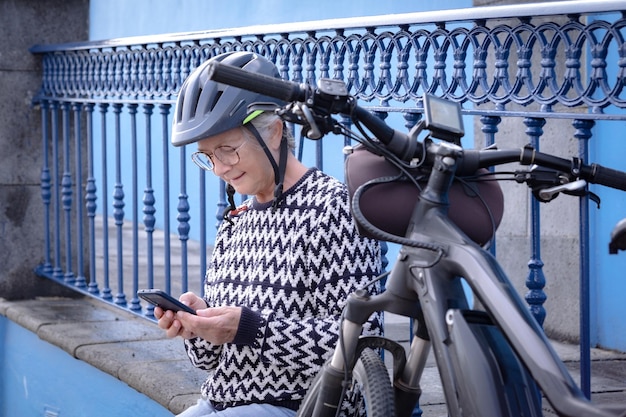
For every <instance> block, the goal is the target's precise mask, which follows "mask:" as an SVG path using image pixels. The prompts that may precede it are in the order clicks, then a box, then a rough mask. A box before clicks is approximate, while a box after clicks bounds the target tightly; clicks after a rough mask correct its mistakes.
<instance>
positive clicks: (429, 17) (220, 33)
mask: <svg viewBox="0 0 626 417" xmlns="http://www.w3.org/2000/svg"><path fill="white" fill-rule="evenodd" d="M607 12H622V13H626V3H625V2H624V0H595V1H587V0H570V1H556V2H548V3H527V4H516V5H504V6H485V7H473V8H466V9H452V10H438V11H428V12H415V13H403V14H389V15H378V16H362V17H354V18H342V19H327V20H316V21H308V22H298V23H282V24H268V25H254V26H246V27H238V28H230V29H217V30H207V31H197V32H179V33H169V34H162V35H151V36H133V37H125V38H115V39H108V40H102V41H85V42H70V43H62V44H38V45H34V46H33V47H31V49H30V52H31V53H34V54H41V53H49V52H55V51H71V50H85V49H98V48H116V47H122V46H129V45H149V44H164V43H176V42H186V41H196V40H201V39H210V38H213V39H219V38H234V37H238V36H245V35H252V34H257V35H259V36H260V35H280V34H282V33H306V32H316V31H324V30H339V29H341V30H349V29H352V28H363V27H389V26H403V25H412V24H429V23H431V24H437V23H443V22H445V23H454V22H468V21H476V20H487V19H506V18H525V17H531V16H549V15H559V14H560V15H578V14H594V13H607Z"/></svg>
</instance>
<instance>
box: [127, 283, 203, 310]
mask: <svg viewBox="0 0 626 417" xmlns="http://www.w3.org/2000/svg"><path fill="white" fill-rule="evenodd" d="M137 295H138V296H139V297H140V298H143V299H144V300H146V301H147V302H149V303H150V304H152V305H155V306H158V307H161V308H162V309H163V310H172V311H186V312H187V313H191V314H196V312H195V311H194V310H193V309H192V308H191V307H189V306H188V305H185V304H183V303H181V302H180V301H178V300H177V299H175V298H174V297H172V296H171V295H169V294H168V293H166V292H165V291H162V290H156V289H150V290H139V291H137Z"/></svg>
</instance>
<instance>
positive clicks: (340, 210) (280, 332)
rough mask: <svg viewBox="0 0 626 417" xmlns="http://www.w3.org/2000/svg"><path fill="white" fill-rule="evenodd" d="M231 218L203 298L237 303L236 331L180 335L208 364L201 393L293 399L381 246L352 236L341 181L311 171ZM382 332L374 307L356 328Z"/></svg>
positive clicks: (229, 400)
mask: <svg viewBox="0 0 626 417" xmlns="http://www.w3.org/2000/svg"><path fill="white" fill-rule="evenodd" d="M232 220H233V222H234V224H233V225H231V224H229V222H226V221H224V222H222V224H221V226H220V229H219V232H218V235H217V238H216V242H215V248H214V250H213V254H212V257H211V260H210V263H209V266H208V268H207V273H206V286H205V300H206V302H207V305H209V306H227V305H230V306H241V307H243V314H242V317H241V322H240V324H239V329H238V331H237V335H236V337H235V340H234V341H233V343H227V344H224V345H221V346H216V345H212V344H211V343H209V342H207V341H206V340H203V339H200V338H196V339H190V340H187V341H185V344H186V347H187V353H188V355H189V357H190V359H191V361H192V363H193V364H194V365H195V366H197V367H199V368H202V369H206V370H208V371H210V374H209V377H208V379H207V380H206V382H205V383H204V384H203V386H202V394H203V396H204V397H205V398H207V399H209V400H211V401H212V402H213V403H216V404H219V405H221V406H223V407H225V406H229V405H236V404H245V403H257V402H269V403H278V402H279V403H281V404H284V405H285V406H290V405H292V406H293V404H294V403H295V404H296V405H297V402H298V400H300V399H301V398H302V397H303V396H304V393H305V392H306V389H307V387H308V385H309V384H310V382H311V379H312V377H313V376H315V375H316V373H317V372H318V371H319V369H320V367H321V366H322V365H323V364H324V362H325V361H326V360H327V359H328V358H329V357H330V354H331V353H332V349H333V347H334V345H335V343H336V341H337V331H338V318H339V316H340V314H341V310H342V308H343V306H344V304H345V299H346V296H347V295H348V294H349V293H351V292H352V291H354V290H355V289H357V288H363V287H365V286H366V284H367V283H369V282H370V281H371V280H372V279H373V278H374V277H376V276H377V275H378V274H379V273H380V270H381V261H380V247H379V245H378V243H377V242H376V241H374V240H371V239H367V238H362V237H360V236H359V235H358V233H357V230H356V226H355V224H354V220H353V219H352V216H351V215H350V210H349V201H348V194H347V190H346V188H345V186H344V184H342V183H341V182H339V181H338V180H336V179H334V178H332V177H330V176H328V175H326V174H324V173H322V172H321V171H319V170H317V169H310V170H309V171H308V172H307V173H306V174H305V176H304V177H303V178H302V179H301V180H300V181H299V182H298V183H297V184H295V185H294V186H293V187H291V188H290V189H289V190H287V191H286V192H285V193H284V194H283V197H282V199H281V201H280V204H279V206H278V209H277V210H276V211H275V212H272V209H271V203H267V204H260V203H258V202H256V201H255V200H254V199H250V200H249V201H247V202H246V203H245V204H244V208H243V209H240V210H239V213H238V214H237V215H236V216H234V217H232ZM370 290H372V291H373V292H377V291H378V290H379V288H378V284H376V288H375V289H372V288H370ZM381 331H382V323H381V320H380V317H379V316H377V315H375V316H373V317H372V319H371V320H370V322H369V323H368V324H367V325H366V326H365V329H364V332H366V333H369V334H379V333H380V332H381Z"/></svg>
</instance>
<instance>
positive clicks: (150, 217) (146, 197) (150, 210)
mask: <svg viewBox="0 0 626 417" xmlns="http://www.w3.org/2000/svg"><path fill="white" fill-rule="evenodd" d="M153 109H154V104H149V103H145V104H144V105H143V112H144V114H145V116H146V117H145V119H146V160H145V164H146V188H145V189H144V192H143V214H144V216H143V224H144V229H145V231H146V239H147V252H146V257H147V259H146V266H147V271H146V276H147V279H148V282H147V288H154V225H155V223H156V217H155V216H154V213H156V208H155V207H154V204H155V199H154V190H153V189H152V128H151V126H152V111H153ZM153 311H154V306H153V305H152V304H150V305H148V306H147V311H146V316H148V317H153V316H154V313H153Z"/></svg>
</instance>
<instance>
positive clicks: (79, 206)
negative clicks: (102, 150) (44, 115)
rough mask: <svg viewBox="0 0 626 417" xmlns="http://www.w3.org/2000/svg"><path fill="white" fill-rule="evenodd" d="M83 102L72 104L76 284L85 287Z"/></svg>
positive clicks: (78, 286) (81, 287)
mask: <svg viewBox="0 0 626 417" xmlns="http://www.w3.org/2000/svg"><path fill="white" fill-rule="evenodd" d="M82 108H83V106H82V104H81V103H74V104H73V105H72V109H73V113H74V146H75V150H74V155H75V159H76V160H75V166H76V169H75V172H76V257H77V262H76V279H75V280H74V285H75V286H76V287H77V288H80V289H83V288H85V287H86V286H87V280H86V279H85V261H84V250H83V248H84V242H83V240H84V231H83V221H84V218H83V215H84V213H83V184H82V181H81V180H82V177H83V176H82V172H83V147H82V139H83V138H82V136H81V135H82V123H81V119H82V117H83V116H82V114H83V113H82Z"/></svg>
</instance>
